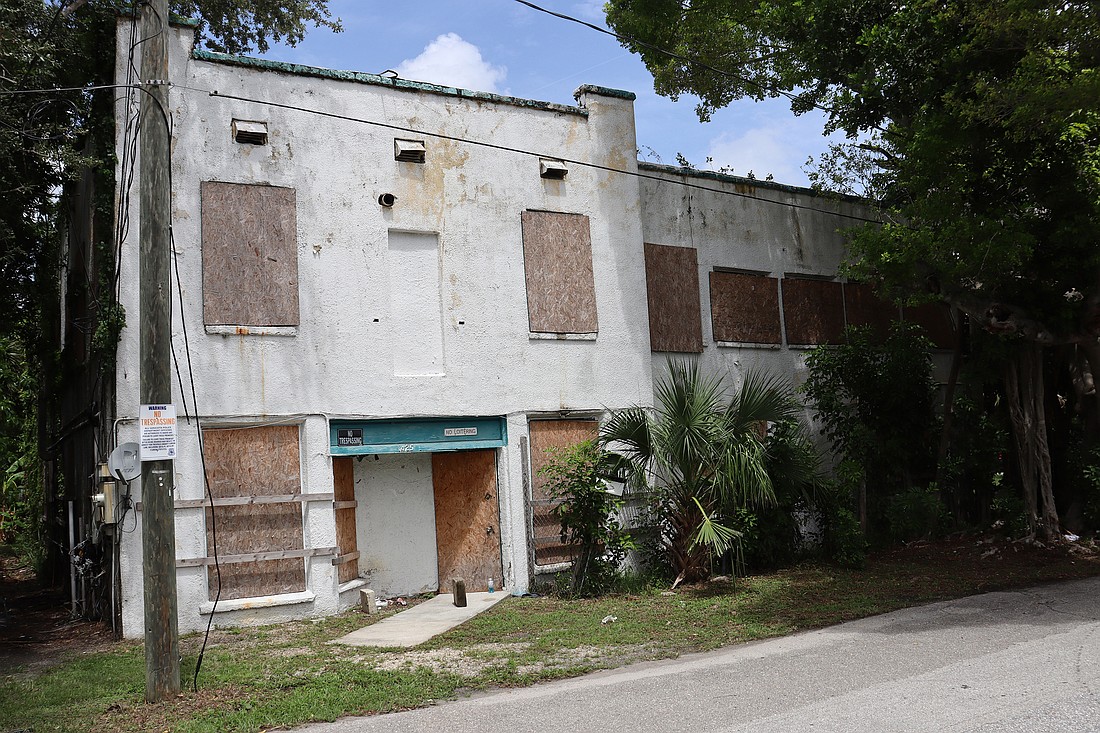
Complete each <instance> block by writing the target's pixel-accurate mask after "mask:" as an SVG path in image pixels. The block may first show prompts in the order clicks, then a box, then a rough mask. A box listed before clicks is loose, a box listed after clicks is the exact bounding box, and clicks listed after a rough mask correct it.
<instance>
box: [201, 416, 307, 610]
mask: <svg viewBox="0 0 1100 733" xmlns="http://www.w3.org/2000/svg"><path fill="white" fill-rule="evenodd" d="M202 435H203V446H204V450H205V454H206V469H207V475H208V477H209V481H210V493H211V494H212V495H213V496H214V498H215V499H220V498H224V497H230V496H243V497H290V496H293V495H297V494H300V493H301V492H302V482H301V471H300V468H299V456H298V427H297V426H296V425H278V426H272V427H261V428H242V429H232V430H210V429H208V430H203V433H202ZM216 511H217V517H216V519H217V526H216V529H217V535H218V538H217V539H218V554H219V555H244V554H248V553H253V552H275V551H279V550H301V549H303V547H304V545H303V535H302V505H301V503H299V502H293V501H285V502H277V503H256V504H250V505H246V506H219V507H217V508H216ZM214 528H215V526H214V524H213V523H212V519H211V516H210V509H209V508H207V510H206V546H207V549H208V552H209V554H213V550H214V537H213V530H214ZM208 578H209V589H210V597H211V598H213V597H214V595H215V593H217V577H216V575H215V572H214V568H213V566H210V567H209V569H208ZM221 578H222V594H221V597H222V600H228V599H232V598H252V597H256V596H267V595H275V594H279V593H293V592H296V591H303V590H305V587H306V574H305V560H303V559H302V558H300V557H297V558H290V559H283V560H261V561H258V562H238V563H231V564H224V565H222V566H221Z"/></svg>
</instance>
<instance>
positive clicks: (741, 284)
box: [709, 267, 783, 346]
mask: <svg viewBox="0 0 1100 733" xmlns="http://www.w3.org/2000/svg"><path fill="white" fill-rule="evenodd" d="M709 285H710V326H711V334H712V335H713V337H714V340H715V342H720V343H743V344H766V345H769V346H771V345H780V344H782V343H783V328H782V324H781V322H780V310H779V278H776V277H771V276H770V275H768V274H766V273H760V272H749V271H742V270H732V269H724V268H718V267H716V268H714V269H713V270H711V272H710V277H709Z"/></svg>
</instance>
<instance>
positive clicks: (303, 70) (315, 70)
mask: <svg viewBox="0 0 1100 733" xmlns="http://www.w3.org/2000/svg"><path fill="white" fill-rule="evenodd" d="M191 56H192V57H193V58H195V59H198V60H199V61H210V62H212V63H216V64H229V65H232V66H244V67H246V68H252V69H262V70H264V71H277V72H282V73H284V74H293V75H296V76H314V77H318V78H321V79H333V80H335V81H350V82H354V83H358V84H370V85H373V86H381V87H390V88H391V89H400V90H402V91H407V92H427V93H428V94H440V95H443V96H446V97H459V98H462V99H471V100H475V101H479V102H496V103H498V104H508V105H511V106H513V107H524V108H526V109H534V110H543V111H546V112H561V113H564V114H570V115H578V116H581V117H587V116H588V110H586V109H583V108H581V107H573V106H570V105H566V104H557V103H555V102H540V101H538V100H535V99H521V98H519V97H509V96H507V95H504V94H493V93H492V92H475V91H471V90H469V89H460V88H458V87H448V86H441V85H439V84H429V83H427V82H422V81H413V80H411V79H400V78H397V77H392V78H391V77H389V76H380V75H379V74H368V73H366V72H362V71H341V70H337V69H326V68H323V67H320V66H305V65H303V64H291V63H287V62H285V61H272V60H270V59H257V58H252V57H250V56H234V55H232V54H227V53H218V52H216V51H206V50H204V49H201V48H200V49H195V50H194V51H192V52H191ZM626 93H627V94H629V92H626Z"/></svg>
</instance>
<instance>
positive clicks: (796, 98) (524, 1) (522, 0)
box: [515, 0, 833, 113]
mask: <svg viewBox="0 0 1100 733" xmlns="http://www.w3.org/2000/svg"><path fill="white" fill-rule="evenodd" d="M515 1H516V2H517V3H519V4H520V5H526V6H527V7H529V8H531V9H532V10H537V11H539V12H540V13H546V14H547V15H551V16H553V17H555V18H560V19H561V20H567V21H569V22H571V23H577V24H578V25H583V26H584V27H586V28H591V29H592V30H594V31H598V32H599V33H603V34H604V35H608V36H611V37H612V38H614V39H616V40H617V41H619V42H620V43H624V44H626V43H630V44H634V45H636V46H641V47H642V48H648V49H649V50H650V51H656V52H657V53H659V54H663V55H665V56H668V57H669V58H672V59H676V60H677V61H683V62H684V63H685V64H691V65H692V66H696V67H698V68H700V69H706V70H707V71H711V72H714V73H715V74H718V75H719V76H724V77H726V78H728V79H733V80H734V81H739V82H741V83H742V84H744V85H746V86H750V87H756V88H757V89H759V90H760V91H761V92H763V93H764V94H766V95H776V96H780V97H786V98H787V99H788V100H790V101H792V102H802V103H805V101H806V100H805V99H804V98H803V97H801V96H800V95H798V94H792V93H791V92H788V91H784V90H782V89H778V88H776V87H770V86H767V85H765V84H761V83H760V82H758V81H753V80H752V79H749V78H748V77H745V76H741V75H740V74H735V73H734V72H732V71H729V70H728V69H720V68H718V67H717V66H712V65H710V64H708V63H706V62H705V61H699V60H698V59H694V58H692V57H690V56H684V55H682V54H678V53H676V52H675V51H669V50H668V49H666V48H661V47H660V46H657V45H654V44H652V43H648V42H646V41H640V40H638V39H637V38H632V37H631V36H624V35H621V34H619V33H616V32H615V31H611V30H608V29H607V28H601V27H600V26H598V25H596V24H595V23H589V22H588V21H586V20H581V19H580V18H574V17H573V16H572V15H566V14H565V13H559V12H556V11H554V10H550V9H548V8H544V7H541V6H539V5H535V4H534V3H532V2H528V0H515ZM811 106H812V107H813V108H814V109H818V110H821V111H822V112H829V113H832V112H833V109H832V108H831V107H825V106H823V105H820V104H817V103H811Z"/></svg>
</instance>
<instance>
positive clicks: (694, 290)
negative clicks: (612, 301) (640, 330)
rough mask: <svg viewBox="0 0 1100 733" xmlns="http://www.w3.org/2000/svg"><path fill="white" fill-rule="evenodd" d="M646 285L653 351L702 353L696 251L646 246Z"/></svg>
mask: <svg viewBox="0 0 1100 733" xmlns="http://www.w3.org/2000/svg"><path fill="white" fill-rule="evenodd" d="M645 285H646V296H647V298H648V299H649V345H650V348H651V349H652V350H653V351H678V352H692V353H699V352H701V351H702V350H703V326H702V316H701V313H700V308H699V264H698V259H697V256H696V252H695V249H694V248H692V247H669V246H667V245H663V244H647V245H645Z"/></svg>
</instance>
